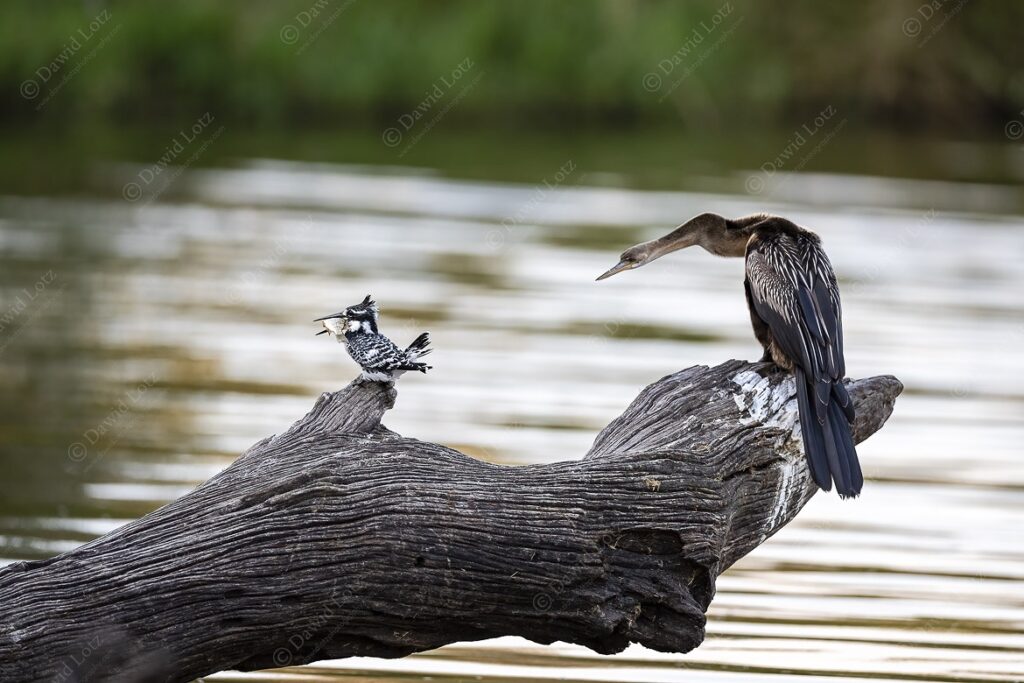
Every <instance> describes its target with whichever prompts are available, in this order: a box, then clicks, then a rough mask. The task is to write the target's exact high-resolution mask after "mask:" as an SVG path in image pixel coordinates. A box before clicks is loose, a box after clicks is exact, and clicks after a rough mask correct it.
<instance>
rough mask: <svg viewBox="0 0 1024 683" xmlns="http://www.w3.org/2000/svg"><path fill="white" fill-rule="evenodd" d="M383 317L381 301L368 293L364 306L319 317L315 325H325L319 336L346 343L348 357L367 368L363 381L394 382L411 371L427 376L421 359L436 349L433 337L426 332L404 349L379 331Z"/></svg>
mask: <svg viewBox="0 0 1024 683" xmlns="http://www.w3.org/2000/svg"><path fill="white" fill-rule="evenodd" d="M379 314H380V311H379V309H378V308H377V302H375V301H374V300H373V299H372V298H370V295H369V294H367V295H366V298H365V299H363V301H362V302H361V303H358V304H356V305H355V306H349V307H348V308H346V309H345V310H344V311H339V312H338V313H332V314H331V315H325V316H324V317H322V318H317V319H316V320H315V321H314V322H319V323H323V326H324V329H323V331H321V332H317V334H318V335H319V334H327V333H330V334H332V335H333V336H334V338H335V339H337V340H338V342H340V343H343V344H345V348H346V349H348V355H350V356H351V357H352V360H354V361H355V362H357V363H359V367H361V368H362V369H363V373H362V377H363V379H366V380H370V381H373V382H393V381H395V380H396V379H397V378H399V377H401V376H402V375H403V374H404V373H405V372H407V371H409V370H417V371H419V372H423V373H426V371H427V370H429V369H430V366H429V365H427V364H426V363H421V362H420V361H419V359H420V358H423V356H426V355H427V354H429V353H430V352H431V351H432V350H433V349H429V348H427V347H428V346H429V345H430V335H429V334H428V333H427V332H424V333H423V334H421V335H420V336H418V337H416V339H415V340H413V342H412V344H409V346H408V347H407V348H405V349H400V348H398V347H397V346H395V343H394V342H393V341H391V340H390V339H388V338H387V337H385V336H384V335H383V334H381V333H380V332H379V331H378V330H377V317H378V315H379Z"/></svg>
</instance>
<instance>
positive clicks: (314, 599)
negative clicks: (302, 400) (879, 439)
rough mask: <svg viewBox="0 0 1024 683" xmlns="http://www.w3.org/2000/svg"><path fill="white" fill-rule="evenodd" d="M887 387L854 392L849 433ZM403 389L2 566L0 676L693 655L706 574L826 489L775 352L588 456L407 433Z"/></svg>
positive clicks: (686, 384)
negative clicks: (473, 654) (520, 460)
mask: <svg viewBox="0 0 1024 683" xmlns="http://www.w3.org/2000/svg"><path fill="white" fill-rule="evenodd" d="M901 389H902V385H901V384H900V383H899V381H898V380H896V379H895V378H893V377H874V378H871V379H865V380H860V381H855V382H852V383H851V385H850V393H851V394H852V395H853V397H854V399H855V401H856V405H857V423H856V428H855V430H854V432H855V438H856V440H857V441H862V440H863V439H865V438H867V437H868V436H869V435H870V434H872V433H873V432H875V431H876V430H878V429H879V428H880V427H881V426H882V424H883V423H884V422H885V420H886V419H887V418H888V416H889V414H890V412H891V411H892V406H893V402H894V401H895V399H896V396H897V395H898V394H899V393H900V391H901ZM394 399H395V393H394V390H393V389H390V388H388V387H385V386H383V385H380V384H361V383H358V382H356V383H353V384H351V385H349V386H348V387H347V388H345V389H344V390H342V391H339V392H336V393H333V394H324V395H323V396H322V397H321V398H320V400H319V401H317V403H316V405H315V406H314V407H313V410H312V411H311V412H310V413H309V414H308V415H306V416H305V417H304V418H302V419H301V420H299V421H298V422H296V423H295V424H294V425H293V426H292V427H291V428H290V429H289V430H288V431H287V432H285V433H284V434H281V435H279V436H275V437H272V438H268V439H264V440H263V441H260V442H259V443H257V444H256V445H254V446H253V447H252V448H250V449H249V450H248V451H246V452H245V453H244V454H243V455H242V456H241V457H239V458H238V460H236V461H235V462H234V463H233V464H232V465H231V466H230V467H228V468H227V469H226V470H224V471H223V472H221V473H220V474H218V475H217V476H215V477H214V478H213V479H211V480H210V481H208V482H206V483H205V484H202V485H201V486H199V487H198V488H196V489H195V490H194V491H192V492H191V493H189V494H188V495H186V496H184V497H183V498H181V499H179V500H176V501H174V502H173V503H170V504H168V505H166V506H164V507H162V508H160V509H159V510H156V511H155V512H152V513H150V514H148V515H146V516H145V517H143V518H142V519H139V520H137V521H135V522H132V523H130V524H127V525H125V526H123V527H121V528H119V529H117V530H115V531H113V532H111V533H109V534H107V535H106V536H103V537H101V538H98V539H96V540H95V541H92V542H91V543H87V544H86V545H84V546H82V547H80V548H78V549H76V550H74V551H72V552H69V553H65V554H63V555H60V556H58V557H54V558H52V559H49V560H44V561H39V562H22V563H18V564H16V565H12V566H10V567H7V568H5V569H4V570H3V571H2V572H0V680H3V681H21V680H36V679H54V678H55V679H57V680H71V679H72V678H74V679H75V680H111V679H115V680H139V679H140V677H141V676H142V675H143V672H147V671H148V672H150V673H152V672H154V671H159V672H163V673H159V674H157V678H159V679H164V678H166V679H167V680H173V681H187V680H191V679H193V678H195V677H197V676H201V675H204V674H208V673H210V672H213V671H218V670H222V669H242V670H252V669H262V668H268V667H274V666H283V665H286V664H299V663H303V662H309V661H313V660H317V659H328V658H335V657H349V656H354V655H362V656H374V657H401V656H403V655H407V654H409V653H412V652H416V651H419V650H426V649H430V648H435V647H438V646H441V645H444V644H446V643H452V642H456V641H467V640H478V639H481V638H489V637H493V636H501V635H509V634H512V635H520V636H524V637H526V638H529V639H530V640H533V641H536V642H539V643H550V642H552V641H555V640H561V641H568V642H572V643H579V644H582V645H585V646H587V647H589V648H592V649H593V650H596V651H597V652H602V653H611V652H616V651H619V650H621V649H623V648H624V647H626V645H627V644H629V643H631V642H635V643H641V644H643V645H645V646H647V647H650V648H654V649H656V650H665V651H673V652H685V651H688V650H690V649H692V648H694V647H696V646H697V645H699V644H700V642H701V640H702V639H703V637H704V612H705V610H706V609H707V607H708V604H709V602H710V601H711V598H712V597H713V595H714V592H715V579H716V577H717V576H718V575H719V574H720V573H721V572H722V571H724V570H725V569H726V568H727V567H729V566H730V565H731V564H732V563H734V562H735V561H736V560H738V559H739V558H741V557H743V556H744V555H746V554H747V553H748V552H750V551H751V550H753V549H754V548H755V547H757V546H758V545H759V544H760V543H762V542H763V541H764V540H765V539H766V538H768V537H769V536H771V535H772V534H773V533H774V532H775V531H777V530H778V529H779V528H780V527H782V526H783V525H784V524H786V523H787V522H789V521H790V520H791V519H792V518H793V517H794V516H795V515H796V513H797V512H798V511H799V510H800V509H801V508H802V507H803V505H804V504H805V503H806V502H807V500H808V499H809V498H810V497H811V496H812V495H814V493H815V491H816V490H817V489H816V487H815V486H814V484H813V483H812V482H811V479H810V477H809V475H808V472H807V469H806V467H805V464H804V460H803V457H802V455H801V450H800V449H801V446H800V443H799V429H798V428H797V429H796V431H794V427H796V414H797V412H796V400H795V398H794V389H793V382H792V379H791V378H790V377H789V376H788V375H787V374H785V373H782V372H779V371H777V370H775V369H774V366H771V365H769V364H761V363H759V364H749V363H744V362H740V361H730V362H728V363H725V364H723V365H720V366H718V367H715V368H710V369H709V368H705V367H695V368H690V369H689V370H684V371H682V372H679V373H676V374H674V375H670V376H668V377H665V378H664V379H662V380H660V381H658V382H656V383H654V384H652V385H651V386H649V387H647V388H646V389H645V390H644V391H643V392H642V393H641V394H640V396H639V397H638V398H637V399H636V400H635V401H634V402H633V404H632V405H630V406H629V408H627V409H626V412H625V413H624V414H623V415H622V416H621V417H619V418H618V419H616V420H615V421H614V422H612V423H611V424H610V425H608V427H607V428H605V429H604V431H602V432H601V434H600V435H599V436H598V437H597V440H596V442H595V443H594V446H593V448H592V449H591V451H590V452H589V453H588V454H587V455H586V457H585V458H584V459H582V460H572V461H567V462H558V463H554V464H548V465H530V466H523V467H503V466H498V465H493V464H490V463H486V462H481V461H479V460H475V459H473V458H470V457H467V456H465V455H463V454H461V453H459V452H457V451H454V450H452V449H450V448H445V447H443V446H440V445H437V444H432V443H424V442H422V441H417V440H415V439H408V438H404V437H401V436H399V435H398V434H395V433H394V432H391V431H389V430H387V429H386V428H385V427H383V426H382V425H381V424H380V420H381V416H382V415H383V414H384V412H385V411H386V410H387V409H389V408H391V407H392V405H393V402H394ZM866 465H867V469H868V471H869V472H870V469H871V463H870V461H868V462H867V463H866ZM846 504H847V505H850V506H851V509H852V508H853V507H855V506H857V505H861V504H866V503H859V502H849V503H846Z"/></svg>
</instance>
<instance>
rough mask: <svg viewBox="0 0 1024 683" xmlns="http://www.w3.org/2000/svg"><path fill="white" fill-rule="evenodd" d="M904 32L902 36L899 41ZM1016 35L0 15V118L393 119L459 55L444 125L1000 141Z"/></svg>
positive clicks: (522, 11)
mask: <svg viewBox="0 0 1024 683" xmlns="http://www.w3.org/2000/svg"><path fill="white" fill-rule="evenodd" d="M923 5H928V6H929V7H931V6H935V7H934V8H933V9H934V11H932V12H930V14H929V9H922V7H923ZM103 11H106V12H108V13H109V17H110V22H111V24H110V26H111V28H107V27H104V29H103V33H104V35H105V33H106V32H109V31H112V30H114V29H116V34H114V35H113V36H111V37H110V38H109V40H108V42H107V43H105V44H104V45H103V47H102V48H101V49H97V50H96V51H95V53H94V54H92V55H90V56H89V59H88V61H87V62H86V63H85V64H84V65H82V66H81V68H80V69H79V70H78V71H77V72H76V73H74V74H73V75H72V76H71V77H69V78H68V79H67V81H66V82H65V83H64V84H63V85H62V86H61V90H60V92H59V93H58V94H57V95H56V96H54V97H53V98H52V101H50V102H48V103H47V104H46V105H45V106H43V107H40V108H38V109H37V106H38V104H39V100H38V98H36V99H29V98H26V97H24V96H22V94H21V93H20V91H19V88H20V87H21V86H22V84H23V83H24V82H25V80H26V79H31V78H37V79H38V76H37V75H36V72H37V70H38V69H39V68H40V67H44V66H46V65H47V64H49V63H51V62H52V61H53V60H54V59H55V58H56V57H57V56H58V55H59V54H60V53H61V51H62V50H64V49H65V48H66V46H67V44H68V43H69V41H70V40H71V39H72V37H74V36H75V35H79V34H77V32H78V31H79V30H80V29H83V28H84V29H85V30H86V31H88V29H87V27H88V25H89V23H90V21H91V20H92V19H93V18H94V17H95V16H96V15H97V14H99V13H100V12H103ZM723 12H724V13H725V14H726V15H727V16H725V19H724V21H723V22H722V23H721V26H720V27H719V28H716V29H714V30H713V31H711V32H709V33H707V36H706V38H705V39H704V42H703V44H702V46H701V47H700V48H699V49H698V50H697V51H696V52H693V51H691V52H690V55H689V56H688V57H687V60H689V61H688V63H690V64H692V63H693V62H696V61H697V60H698V59H699V58H700V57H701V55H702V52H701V50H706V46H707V47H709V46H710V45H711V44H712V43H714V42H715V41H716V40H717V39H718V38H719V37H721V35H722V34H724V32H725V31H726V30H730V27H731V32H730V33H729V34H728V35H727V36H726V37H724V38H722V40H721V42H720V44H719V45H718V46H717V47H716V48H715V49H714V50H713V51H712V52H710V53H709V54H706V55H704V58H703V60H702V61H700V62H699V63H697V64H696V67H695V68H694V69H693V72H692V73H691V74H690V75H689V76H688V77H686V78H685V79H683V80H682V82H680V83H679V85H678V87H676V88H675V89H673V90H672V91H671V93H669V94H668V95H667V96H665V97H664V99H662V98H663V96H664V95H665V94H666V91H667V90H668V87H669V86H670V85H672V83H673V82H674V80H675V79H676V78H678V77H679V75H680V74H681V73H682V71H681V69H682V68H683V67H679V68H678V69H676V70H675V71H674V72H673V73H670V74H665V73H664V70H660V69H659V63H663V60H666V59H671V58H672V56H673V55H675V54H677V53H679V51H680V50H681V49H684V46H685V45H686V44H687V41H688V40H689V39H690V38H691V37H692V36H693V35H694V31H695V30H696V31H698V32H704V29H703V28H702V26H701V22H705V24H704V25H705V26H711V25H712V20H713V17H714V15H715V14H716V13H723ZM303 13H306V14H303ZM314 13H316V14H317V15H318V16H312V15H313V14H314ZM926 15H929V18H927V19H926V18H925V16H926ZM915 17H916V18H917V19H918V20H920V22H921V32H920V33H919V34H918V35H917V36H916V37H912V36H908V35H907V34H906V31H905V22H906V21H907V20H908V19H911V18H915ZM306 20H309V25H308V26H303V25H302V24H303V22H304V21H306ZM288 26H292V27H294V29H295V32H294V33H293V34H292V35H295V33H297V39H296V40H295V42H293V43H291V44H289V42H288V41H287V40H284V39H283V38H282V31H284V30H285V27H288ZM1022 27H1024V3H1020V2H1015V1H1013V0H998V1H997V0H967V1H966V2H965V1H963V0H948V1H947V2H939V1H938V0H932V1H931V2H929V3H923V2H922V1H921V0H910V1H904V0H897V1H890V0H869V1H866V2H861V3H850V2H812V1H810V0H804V1H800V2H785V3H783V2H764V1H761V2H755V1H753V0H750V1H741V0H730V1H728V2H723V1H721V0H713V1H705V0H697V1H693V2H678V1H677V2H669V1H659V0H600V1H593V2H588V1H583V0H576V1H563V2H556V1H551V0H515V1H507V2H506V1H500V0H434V1H431V0H420V1H413V0H376V1H374V0H352V1H351V2H348V0H288V1H285V2H250V1H245V0H223V1H213V0H211V1H209V2H200V1H198V0H178V1H175V2H120V1H118V2H106V3H103V2H38V1H24V0H6V1H5V2H4V3H3V4H2V6H0V100H2V107H0V120H2V121H6V122H8V123H12V124H21V123H23V122H34V123H40V122H41V123H43V124H44V125H49V124H58V125H70V124H79V123H82V122H89V121H104V122H108V123H109V122H115V123H116V122H138V121H147V122H153V121H159V120H183V119H186V120H187V119H188V118H189V117H192V116H196V115H198V114H199V113H202V112H205V111H211V112H215V113H216V115H217V117H218V119H219V120H231V121H232V122H234V123H236V124H244V125H247V126H252V127H254V128H259V127H275V128H280V127H300V126H330V127H335V126H345V125H348V124H351V123H366V122H374V123H377V122H393V121H394V120H395V117H397V116H400V115H401V114H403V113H407V112H409V111H411V110H412V109H414V108H415V107H416V105H417V104H418V103H420V102H421V101H423V100H424V98H425V97H427V95H428V91H429V90H430V89H431V88H432V86H433V84H434V83H436V82H438V81H439V79H441V78H442V77H445V76H446V75H448V74H450V73H451V72H452V71H453V70H454V69H456V68H457V67H458V65H459V64H460V63H461V62H463V60H465V59H467V58H469V59H471V60H472V61H473V63H474V67H473V69H474V70H479V72H483V73H484V74H485V76H484V77H482V78H480V80H479V82H478V83H477V84H476V85H474V87H473V88H471V89H469V90H468V91H467V92H466V93H465V96H464V98H463V99H462V101H460V103H459V106H458V107H455V108H453V111H452V112H451V114H450V118H451V121H453V122H462V123H470V124H473V125H486V126H491V125H501V126H523V127H526V126H529V127H531V128H552V129H559V128H566V127H569V126H579V125H587V126H594V127H615V128H629V127H631V126H641V125H644V126H646V125H664V126H683V127H688V128H694V129H702V128H707V127H726V128H727V127H728V126H729V125H730V124H732V123H742V124H744V125H759V124H766V125H786V124H789V123H791V122H801V121H806V120H807V117H808V116H813V115H814V113H815V112H816V111H818V110H820V109H821V108H822V107H824V106H828V105H831V106H833V107H836V108H838V109H839V110H841V111H843V112H844V114H848V115H850V116H852V117H854V118H855V119H856V120H857V121H858V122H860V123H862V124H865V125H882V126H886V127H891V128H894V129H907V128H914V129H919V130H944V131H960V132H962V131H964V130H989V131H1000V130H1001V128H1002V125H1003V123H1004V122H1005V121H1006V120H1007V119H1009V118H1011V117H1013V116H1015V115H1016V114H1017V112H1019V111H1020V110H1021V109H1022V108H1024V47H1022V45H1024V41H1022V39H1021V37H1022V34H1021V31H1022ZM932 31H935V35H934V36H931V37H930V38H929V37H928V36H929V35H931V32H932ZM716 32H718V33H719V35H716ZM95 40H97V39H96V38H93V39H90V41H95ZM307 41H309V42H308V43H307ZM92 47H93V45H91V44H89V43H88V42H87V43H86V44H85V45H84V46H83V48H82V50H81V51H80V52H79V53H78V54H77V55H76V57H75V60H74V64H75V65H77V64H78V63H79V62H82V61H85V60H84V59H83V58H84V57H85V56H86V55H87V54H88V53H89V52H90V50H91V49H92ZM684 66H685V64H684ZM475 73H476V72H475ZM650 73H658V74H659V75H661V76H663V78H664V88H663V89H662V90H659V91H656V92H651V91H649V90H648V89H647V88H645V85H644V77H645V75H647V74H650ZM65 75H67V74H66V73H60V74H57V75H55V76H54V77H52V78H51V80H50V81H49V82H48V83H47V84H46V86H47V87H52V86H53V85H54V84H55V83H56V82H57V81H59V80H60V79H62V78H64V76H65ZM44 92H45V91H44ZM446 125H450V124H446Z"/></svg>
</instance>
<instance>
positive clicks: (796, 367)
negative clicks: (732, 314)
mask: <svg viewBox="0 0 1024 683" xmlns="http://www.w3.org/2000/svg"><path fill="white" fill-rule="evenodd" d="M693 245H700V246H701V247H703V248H704V249H706V250H707V251H709V252H711V253H712V254H716V255H718V256H744V257H745V258H746V280H745V281H744V287H745V289H746V296H747V307H748V308H749V309H750V321H751V323H752V324H753V327H754V336H756V337H757V340H758V341H759V342H760V343H761V345H762V346H763V347H764V356H763V357H762V359H761V360H763V361H766V360H771V361H774V362H775V363H776V364H777V365H779V366H781V367H783V368H785V369H787V370H791V371H792V372H793V373H794V374H795V375H796V388H797V404H798V407H799V411H800V429H801V433H802V435H803V442H804V453H805V455H806V457H807V462H808V464H809V466H810V470H811V475H812V476H813V477H814V481H815V482H816V483H817V484H818V486H820V487H821V488H823V489H824V490H826V491H829V490H831V488H832V482H833V481H834V482H835V485H836V490H837V491H838V492H839V495H840V496H842V497H844V498H846V497H849V496H856V495H857V494H859V493H860V490H861V487H862V486H863V484H864V477H863V475H862V474H861V469H860V462H859V461H858V459H857V451H856V449H855V448H854V445H853V437H852V436H851V433H850V426H851V425H852V424H853V420H854V410H853V402H852V401H851V400H850V396H849V394H848V393H847V391H846V387H844V386H843V378H844V377H845V375H846V363H845V361H844V359H843V320H842V307H841V305H840V302H839V285H838V283H837V282H836V276H835V273H834V272H833V271H832V264H831V263H830V262H829V260H828V256H826V255H825V251H824V250H823V249H822V248H821V239H820V238H819V237H818V236H817V235H816V234H814V233H813V232H811V231H809V230H805V229H803V228H801V227H799V226H797V225H795V224H793V223H791V222H790V221H788V220H786V219H785V218H780V217H778V216H768V215H763V214H759V215H755V216H747V217H745V218H740V219H737V220H728V219H726V218H723V217H721V216H719V215H716V214H713V213H704V214H701V215H699V216H697V217H696V218H693V219H692V220H690V221H687V222H686V223H684V224H683V225H681V226H679V227H678V228H676V229H675V230H673V231H672V232H671V233H669V234H667V235H665V236H664V237H660V238H658V239H656V240H651V241H650V242H644V243H643V244H638V245H636V246H635V247H631V248H630V249H627V250H626V251H625V252H623V253H622V256H621V257H620V258H621V260H620V261H619V263H617V264H616V265H615V266H614V267H613V268H611V269H610V270H608V271H607V272H606V273H604V274H603V275H601V276H600V277H599V278H597V279H598V280H603V279H604V278H606V277H610V276H612V275H614V274H616V273H618V272H621V271H623V270H629V269H632V268H637V267H639V266H642V265H644V264H646V263H650V262H651V261H653V260H654V259H656V258H658V257H660V256H664V255H665V254H667V253H669V252H672V251H676V250H677V249H682V248H684V247H689V246H693Z"/></svg>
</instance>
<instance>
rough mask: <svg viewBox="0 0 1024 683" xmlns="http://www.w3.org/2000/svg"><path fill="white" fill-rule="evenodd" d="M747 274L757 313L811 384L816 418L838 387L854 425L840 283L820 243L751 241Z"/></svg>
mask: <svg viewBox="0 0 1024 683" xmlns="http://www.w3.org/2000/svg"><path fill="white" fill-rule="evenodd" d="M746 271H747V282H748V285H749V287H750V292H751V299H752V301H753V305H754V310H755V312H756V313H757V314H758V315H759V316H760V317H761V319H762V320H764V321H765V323H766V324H767V325H768V327H769V329H770V330H771V332H772V337H773V338H774V340H775V342H776V344H778V345H779V347H780V348H781V349H782V351H783V352H784V353H785V354H786V355H787V356H789V357H790V358H791V359H792V360H793V362H794V364H795V365H797V366H798V367H799V368H800V369H801V370H803V372H804V374H805V375H806V376H807V378H808V380H809V381H810V383H811V385H812V386H813V389H814V391H813V394H814V397H815V399H816V400H815V406H814V407H815V415H816V416H817V417H818V419H819V420H824V419H825V410H826V409H827V408H828V404H829V397H830V394H831V393H832V390H833V387H836V388H837V393H839V394H840V401H839V403H840V406H841V407H842V408H843V410H844V412H846V413H847V415H849V417H850V421H851V422H852V421H853V404H852V403H851V402H850V401H849V400H848V398H849V397H848V396H846V390H845V388H844V387H843V384H842V379H843V377H844V376H845V374H846V362H845V360H844V359H843V323H842V308H841V305H840V301H839V285H838V283H837V282H836V276H835V272H834V271H833V270H832V264H831V263H830V262H829V260H828V256H827V255H826V254H825V251H824V250H823V249H822V248H821V244H820V243H819V242H818V241H817V240H816V239H814V238H811V237H807V238H799V239H797V238H793V237H791V236H789V235H782V236H777V237H774V238H771V239H767V240H764V241H758V242H755V243H753V244H751V246H750V248H749V249H748V251H747V259H746ZM844 399H845V400H844Z"/></svg>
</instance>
